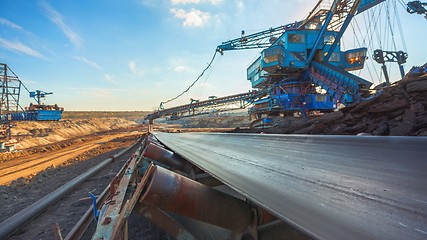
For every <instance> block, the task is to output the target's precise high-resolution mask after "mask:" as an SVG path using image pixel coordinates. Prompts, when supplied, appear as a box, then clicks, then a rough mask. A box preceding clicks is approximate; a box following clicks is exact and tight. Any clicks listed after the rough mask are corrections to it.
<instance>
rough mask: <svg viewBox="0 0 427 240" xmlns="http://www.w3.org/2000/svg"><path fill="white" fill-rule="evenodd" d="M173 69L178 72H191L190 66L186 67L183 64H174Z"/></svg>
mask: <svg viewBox="0 0 427 240" xmlns="http://www.w3.org/2000/svg"><path fill="white" fill-rule="evenodd" d="M173 70H174V71H175V72H178V73H180V72H192V71H193V69H192V68H190V67H187V66H183V65H179V66H176V67H175V68H174V69H173Z"/></svg>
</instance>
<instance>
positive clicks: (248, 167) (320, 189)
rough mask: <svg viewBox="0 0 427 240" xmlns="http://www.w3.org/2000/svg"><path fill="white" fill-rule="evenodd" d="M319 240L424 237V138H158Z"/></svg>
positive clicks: (426, 190)
mask: <svg viewBox="0 0 427 240" xmlns="http://www.w3.org/2000/svg"><path fill="white" fill-rule="evenodd" d="M156 137H157V138H158V139H159V140H160V141H161V142H163V143H164V144H165V145H166V146H168V147H169V148H171V149H172V150H173V151H175V152H176V153H178V154H180V155H181V156H183V157H184V158H186V159H187V160H189V161H191V162H192V163H194V164H195V165H197V166H199V167H200V168H202V169H204V170H205V171H207V172H209V173H210V174H212V175H213V176H215V177H216V178H218V179H219V180H221V181H222V182H224V183H225V184H227V185H228V186H230V187H231V188H233V189H235V190H236V191H238V192H240V193H241V194H243V195H244V196H246V197H247V198H248V199H250V200H251V201H253V202H255V203H257V204H259V205H261V206H262V207H264V208H266V209H267V210H269V211H270V212H272V213H274V214H276V215H277V216H278V217H279V218H281V219H282V220H284V221H286V222H288V223H290V224H292V225H293V226H295V227H297V228H298V229H301V230H302V231H304V232H306V233H308V234H309V235H311V236H312V237H313V238H316V239H427V138H425V137H368V136H363V137H356V136H296V135H268V134H265V135H264V134H212V133H188V134H186V133H184V134H166V133H157V134H156Z"/></svg>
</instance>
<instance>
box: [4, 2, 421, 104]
mask: <svg viewBox="0 0 427 240" xmlns="http://www.w3.org/2000/svg"><path fill="white" fill-rule="evenodd" d="M389 1H390V0H389ZM394 2H395V3H396V4H395V5H396V6H397V7H396V9H397V12H398V13H399V14H398V16H399V18H400V21H401V25H402V30H401V31H400V30H398V28H397V27H396V30H395V31H394V35H396V36H392V35H385V36H386V38H387V39H388V38H391V37H395V38H396V39H398V40H400V39H401V37H399V36H397V35H400V33H403V34H402V35H400V36H404V38H403V39H404V44H402V41H400V44H401V45H402V46H403V47H402V48H403V49H404V50H405V51H407V52H408V54H409V58H408V62H407V64H405V68H406V70H409V69H410V68H411V66H414V65H423V64H424V63H425V62H427V61H426V60H427V57H426V56H427V48H426V47H425V41H426V39H427V20H426V19H424V18H423V17H422V16H420V15H410V14H408V13H406V11H405V10H404V8H403V7H402V6H401V5H399V4H400V2H399V1H394ZM1 3H2V4H1V5H2V10H1V11H0V62H1V63H6V64H8V66H9V67H10V68H11V69H12V70H13V71H14V72H15V73H16V74H17V75H18V76H19V78H20V79H21V81H22V82H23V83H24V84H25V86H26V87H27V88H29V89H30V90H36V89H37V90H43V91H47V92H53V94H52V95H49V96H47V97H46V99H45V101H44V102H45V103H46V104H58V105H59V106H63V107H64V108H65V110H78V111H87V110H90V111H117V110H122V111H138V110H154V109H157V108H158V106H159V103H160V102H162V101H165V100H167V99H170V98H172V97H174V96H176V95H178V94H179V93H181V92H182V91H183V90H185V89H186V88H187V87H188V86H189V85H190V84H191V83H192V82H193V81H194V80H195V79H196V78H197V76H198V75H199V74H200V73H201V71H202V70H203V69H204V68H205V67H206V66H207V65H208V63H209V61H210V60H211V58H212V56H213V54H214V52H215V49H216V46H218V45H219V44H221V42H224V41H227V40H230V39H234V38H238V37H239V36H240V33H241V31H242V30H245V32H246V33H247V34H250V33H254V32H258V31H262V30H266V29H269V28H270V27H276V26H280V25H284V24H287V23H292V22H295V21H297V20H302V19H304V17H306V16H307V15H308V13H309V11H310V10H311V9H312V8H313V6H314V5H315V4H316V3H317V1H316V0H287V1H283V0H268V1H267V0H263V1H261V0H89V1H88V0H86V1H83V0H61V1H53V0H52V1H48V0H41V1H37V0H1ZM383 12H386V11H385V10H383ZM368 14H370V15H371V16H374V15H376V14H375V12H373V11H372V12H371V13H368ZM366 19H369V18H368V17H365V19H364V20H365V22H368V23H369V20H366ZM393 19H395V18H393ZM381 21H384V22H385V20H381ZM360 22H361V23H362V17H361V20H360ZM390 26H391V25H390ZM393 26H398V24H397V23H396V22H395V21H394V20H393ZM386 28H387V26H386V25H384V29H386ZM348 32H349V37H347V38H348V39H350V38H352V39H354V35H357V34H358V33H355V32H352V31H348ZM359 34H365V33H359ZM387 39H386V40H387ZM345 40H346V38H344V39H343V41H345ZM349 42H350V40H349ZM389 44H390V43H389ZM398 45H399V44H398ZM343 46H345V45H344V44H343ZM398 48H399V46H398ZM260 51H261V50H260V49H255V50H243V51H229V52H225V53H224V55H223V56H221V55H217V56H216V58H215V60H214V62H213V64H212V67H211V68H209V69H208V71H207V72H206V73H205V75H204V76H203V77H202V78H200V80H199V81H198V83H197V84H196V85H195V86H194V87H193V88H192V89H191V90H190V91H189V92H188V93H186V94H185V95H183V96H182V97H180V98H179V99H177V100H175V101H173V102H171V103H169V104H167V105H166V106H165V107H172V106H176V105H180V104H186V103H189V101H190V98H193V99H200V100H204V99H207V98H208V96H212V95H215V96H218V97H221V96H227V95H231V94H237V93H243V92H247V91H249V90H250V89H251V87H250V82H249V81H247V80H246V68H247V67H248V66H249V65H250V64H251V63H252V62H253V61H254V60H255V59H256V58H257V57H258V56H259V52H260ZM369 61H372V60H370V59H368V60H367V62H369ZM370 65H371V66H372V68H376V69H375V70H379V69H380V66H379V65H374V64H372V63H371V64H370ZM375 66H377V67H375ZM378 72H379V71H378ZM359 74H361V76H363V77H367V78H370V77H371V76H374V78H375V76H380V77H381V75H375V74H372V73H371V74H368V73H366V72H365V73H363V72H362V73H359ZM397 79H398V75H397V73H396V72H395V73H392V80H397ZM370 80H371V79H370ZM371 81H373V82H374V83H376V84H378V82H379V80H378V79H373V80H371ZM29 101H30V99H29V97H28V94H27V93H26V92H23V94H22V95H21V105H24V106H25V105H28V104H29Z"/></svg>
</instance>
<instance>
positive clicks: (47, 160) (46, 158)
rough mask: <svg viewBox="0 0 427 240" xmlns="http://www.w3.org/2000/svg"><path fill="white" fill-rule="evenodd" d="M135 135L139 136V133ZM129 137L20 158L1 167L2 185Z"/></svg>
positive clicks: (110, 137)
mask: <svg viewBox="0 0 427 240" xmlns="http://www.w3.org/2000/svg"><path fill="white" fill-rule="evenodd" d="M134 134H138V133H137V132H136V133H134ZM124 136H129V133H116V134H110V135H104V136H101V137H99V138H96V139H93V140H89V141H85V142H82V143H79V144H75V145H71V146H68V147H65V148H62V149H59V150H57V151H54V152H45V153H41V154H36V155H31V156H24V157H19V158H16V159H13V160H10V161H6V162H3V163H2V164H1V165H0V185H8V184H10V182H12V181H13V180H16V179H18V178H20V177H29V176H31V175H33V174H37V173H39V172H41V171H43V170H44V169H46V168H48V167H50V166H54V167H57V166H59V165H61V164H63V163H65V162H67V161H69V160H70V159H73V158H75V157H77V156H79V155H81V154H83V153H85V152H87V151H90V150H92V149H95V148H97V147H99V146H101V145H102V144H105V143H106V142H110V141H111V140H113V139H116V138H121V137H124Z"/></svg>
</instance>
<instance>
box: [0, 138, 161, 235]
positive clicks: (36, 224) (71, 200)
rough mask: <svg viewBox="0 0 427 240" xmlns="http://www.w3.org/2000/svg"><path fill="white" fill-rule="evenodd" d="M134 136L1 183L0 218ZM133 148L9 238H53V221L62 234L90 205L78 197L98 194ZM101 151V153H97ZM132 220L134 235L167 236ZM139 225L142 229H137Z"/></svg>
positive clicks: (127, 142) (46, 191)
mask: <svg viewBox="0 0 427 240" xmlns="http://www.w3.org/2000/svg"><path fill="white" fill-rule="evenodd" d="M137 139H138V136H137V135H131V136H127V137H122V138H115V139H113V140H111V141H110V142H107V143H105V144H104V145H102V146H101V147H100V148H102V149H98V150H99V151H96V152H94V154H95V156H89V155H90V154H86V155H85V156H89V157H88V158H87V159H85V160H82V159H84V158H85V157H84V156H81V157H82V159H81V160H75V161H73V162H72V163H69V164H67V165H62V166H59V167H55V168H48V169H47V170H45V171H42V172H41V173H39V174H37V175H35V176H34V177H33V178H26V179H23V178H21V180H19V181H15V182H13V183H12V184H11V185H10V186H0V197H1V199H3V202H2V203H3V207H2V208H0V221H3V220H5V219H6V218H7V217H10V216H12V215H13V214H15V213H16V212H18V211H19V210H21V209H23V208H25V207H27V206H29V205H30V204H32V203H34V202H35V201H37V200H38V199H40V198H41V197H43V196H45V195H46V194H48V193H50V192H52V191H54V190H55V189H56V188H58V187H59V186H62V185H63V184H65V183H66V182H68V181H70V180H71V179H73V178H74V177H76V176H78V175H80V174H81V173H83V172H85V171H87V170H88V169H90V168H91V167H93V166H95V165H96V164H98V163H100V162H101V161H103V160H105V159H106V158H108V157H109V156H112V155H114V154H116V153H117V152H119V151H121V150H122V149H123V148H126V147H128V146H130V145H131V144H132V143H134V142H135V141H136V140H137ZM135 150H136V147H134V148H133V149H131V150H130V151H128V152H127V153H125V154H124V155H123V156H122V157H120V158H118V159H116V160H115V161H114V162H113V163H112V164H111V165H109V166H107V167H106V168H104V169H103V170H101V172H99V173H98V174H96V175H95V176H93V177H92V178H90V179H89V180H88V181H86V182H85V183H84V184H82V185H81V186H79V187H78V188H77V189H75V190H73V191H72V192H71V193H70V194H68V195H67V196H66V197H65V198H63V199H61V200H60V201H59V202H57V203H55V204H54V205H52V207H51V208H49V209H48V210H47V211H46V212H44V213H43V214H42V215H40V216H38V217H37V218H36V219H34V221H32V222H31V223H30V224H28V225H26V226H25V227H24V228H22V229H21V230H19V231H18V232H17V233H15V234H14V235H13V236H12V237H10V239H54V234H53V230H52V229H53V225H54V224H55V223H58V224H59V226H60V229H61V233H62V235H63V237H65V236H66V235H67V233H68V232H69V231H70V230H71V228H72V227H73V226H74V225H75V223H76V222H77V221H78V220H79V219H80V217H81V216H82V215H83V214H84V212H85V211H86V210H87V209H88V207H89V206H90V202H86V201H81V200H79V199H82V198H87V197H88V193H89V192H92V193H93V194H95V195H99V194H100V193H101V192H102V191H103V190H104V189H105V187H106V186H107V185H108V184H109V183H110V181H111V180H112V178H113V177H114V176H115V174H116V173H117V172H118V171H119V169H120V168H121V167H122V166H123V164H124V163H125V161H127V160H128V159H129V157H130V155H131V154H132V153H133V152H134V151H135ZM101 151H102V152H104V153H102V154H99V152H101ZM132 223H133V224H132V225H131V228H133V229H136V231H135V233H134V235H133V236H134V237H137V236H138V234H141V232H142V233H143V234H144V236H146V237H145V238H144V239H168V237H167V236H166V235H165V234H164V232H163V231H161V230H159V229H158V228H157V227H155V226H153V225H152V224H151V223H150V222H149V221H148V220H146V219H144V218H141V217H140V216H138V215H136V216H135V215H133V216H132ZM132 226H133V227H132ZM92 229H94V226H92ZM141 229H143V231H140V230H141ZM130 230H131V229H130ZM90 235H91V234H88V235H87V236H85V238H84V239H90Z"/></svg>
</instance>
